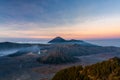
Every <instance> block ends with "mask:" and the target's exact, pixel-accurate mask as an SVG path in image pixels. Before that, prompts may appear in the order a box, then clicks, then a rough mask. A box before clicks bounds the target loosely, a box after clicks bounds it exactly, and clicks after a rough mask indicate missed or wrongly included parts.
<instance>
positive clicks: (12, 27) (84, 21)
mask: <svg viewBox="0 0 120 80" xmlns="http://www.w3.org/2000/svg"><path fill="white" fill-rule="evenodd" d="M119 4H120V0H0V37H5V38H9V37H10V38H51V37H54V36H64V37H66V38H70V37H71V36H72V37H73V38H97V36H100V38H104V37H108V38H111V37H120V36H119V34H120V33H119V32H120V30H118V28H119V29H120V27H119V26H120V24H119V20H120V19H119V17H120V15H119V14H120V5H119ZM111 22H113V23H111ZM109 23H111V24H109ZM111 25H112V26H111ZM101 26H102V27H101ZM113 26H115V27H113ZM100 27H101V28H100ZM114 28H116V29H114ZM93 29H94V30H93ZM103 30H104V32H103ZM103 33H104V34H105V35H104V36H102V35H103ZM98 38H99V37H98Z"/></svg>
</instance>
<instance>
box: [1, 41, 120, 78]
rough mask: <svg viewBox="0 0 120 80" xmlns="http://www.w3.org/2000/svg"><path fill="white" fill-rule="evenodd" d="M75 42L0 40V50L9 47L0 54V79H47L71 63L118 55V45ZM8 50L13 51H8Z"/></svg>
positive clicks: (85, 62) (84, 62)
mask: <svg viewBox="0 0 120 80" xmlns="http://www.w3.org/2000/svg"><path fill="white" fill-rule="evenodd" d="M69 42H70V43H69ZM71 42H72V43H71ZM76 42H77V43H76ZM78 42H79V41H76V40H71V41H68V42H67V44H66V43H65V44H64V43H54V44H20V43H10V42H5V43H0V52H5V53H7V50H9V54H8V53H7V54H6V55H7V56H6V55H5V56H1V57H0V80H50V79H51V78H52V77H53V76H54V74H55V73H56V72H58V71H59V70H61V69H64V68H67V67H70V66H73V65H83V66H84V65H89V64H94V63H97V62H101V61H103V60H107V59H109V58H112V57H115V56H117V57H119V56H120V54H119V53H120V48H119V47H103V46H97V45H89V46H88V45H82V44H79V43H78ZM81 42H82V43H87V42H84V41H80V43H81ZM7 44H8V45H7ZM87 44H90V43H87ZM10 50H15V51H13V52H11V53H10Z"/></svg>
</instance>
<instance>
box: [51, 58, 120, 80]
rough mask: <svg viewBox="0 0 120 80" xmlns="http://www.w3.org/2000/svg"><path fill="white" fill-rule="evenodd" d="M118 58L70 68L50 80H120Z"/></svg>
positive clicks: (119, 61) (119, 59)
mask: <svg viewBox="0 0 120 80" xmlns="http://www.w3.org/2000/svg"><path fill="white" fill-rule="evenodd" d="M119 72H120V58H117V57H115V58H111V59H109V60H108V61H103V62H101V63H96V64H93V65H90V66H86V67H82V66H77V67H75V66H74V67H70V68H67V69H63V70H61V71H59V72H57V73H56V75H55V76H54V77H53V79H52V80H120V73H119Z"/></svg>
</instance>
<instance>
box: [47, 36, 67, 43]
mask: <svg viewBox="0 0 120 80" xmlns="http://www.w3.org/2000/svg"><path fill="white" fill-rule="evenodd" d="M65 41H66V40H65V39H63V38H62V37H59V36H58V37H55V38H54V39H52V40H51V41H49V42H48V43H57V42H65Z"/></svg>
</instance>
